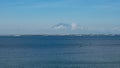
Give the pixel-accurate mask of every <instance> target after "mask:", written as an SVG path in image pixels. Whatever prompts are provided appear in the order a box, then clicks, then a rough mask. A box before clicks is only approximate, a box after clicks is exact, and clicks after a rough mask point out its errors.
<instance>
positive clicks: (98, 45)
mask: <svg viewBox="0 0 120 68" xmlns="http://www.w3.org/2000/svg"><path fill="white" fill-rule="evenodd" d="M0 68H120V36H19V37H14V36H0Z"/></svg>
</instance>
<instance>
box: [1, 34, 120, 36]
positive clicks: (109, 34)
mask: <svg viewBox="0 0 120 68" xmlns="http://www.w3.org/2000/svg"><path fill="white" fill-rule="evenodd" d="M0 36H15V37H18V36H120V34H20V35H19V34H16V35H14V34H13V35H12V34H11V35H0Z"/></svg>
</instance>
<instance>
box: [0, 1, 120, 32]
mask: <svg viewBox="0 0 120 68" xmlns="http://www.w3.org/2000/svg"><path fill="white" fill-rule="evenodd" d="M76 33H77V34H78V33H80V34H81V33H82V34H85V33H98V34H99V33H100V34H101V33H105V34H109V33H112V34H119V33H120V0H0V34H76Z"/></svg>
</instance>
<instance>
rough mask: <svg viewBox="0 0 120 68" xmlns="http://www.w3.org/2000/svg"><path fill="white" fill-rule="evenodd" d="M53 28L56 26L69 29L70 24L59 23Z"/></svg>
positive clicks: (55, 27)
mask: <svg viewBox="0 0 120 68" xmlns="http://www.w3.org/2000/svg"><path fill="white" fill-rule="evenodd" d="M52 28H54V29H69V28H70V25H69V24H65V23H59V24H57V25H54V26H53V27H52Z"/></svg>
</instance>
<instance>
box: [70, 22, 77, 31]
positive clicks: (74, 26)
mask: <svg viewBox="0 0 120 68" xmlns="http://www.w3.org/2000/svg"><path fill="white" fill-rule="evenodd" d="M78 28H79V27H78V25H77V24H76V23H72V24H71V29H72V30H76V29H78Z"/></svg>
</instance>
